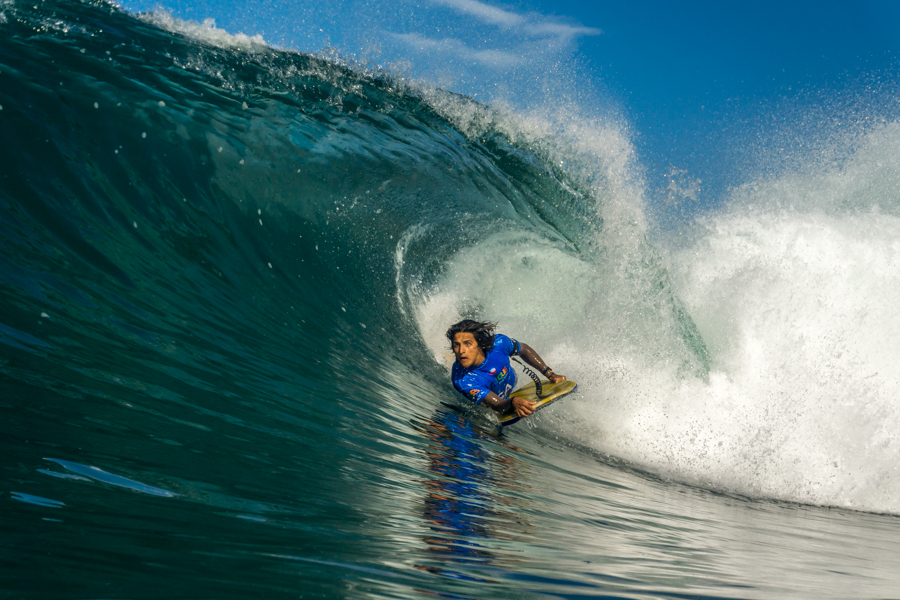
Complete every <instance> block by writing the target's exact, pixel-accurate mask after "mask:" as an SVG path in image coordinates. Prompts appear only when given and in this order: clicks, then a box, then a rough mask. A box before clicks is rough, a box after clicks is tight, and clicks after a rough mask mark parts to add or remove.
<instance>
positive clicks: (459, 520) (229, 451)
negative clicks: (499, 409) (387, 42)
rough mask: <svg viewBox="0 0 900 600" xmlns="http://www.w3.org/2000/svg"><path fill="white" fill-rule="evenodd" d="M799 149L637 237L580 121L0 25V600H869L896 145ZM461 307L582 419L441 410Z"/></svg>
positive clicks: (232, 43) (39, 23) (199, 33)
mask: <svg viewBox="0 0 900 600" xmlns="http://www.w3.org/2000/svg"><path fill="white" fill-rule="evenodd" d="M838 133H840V132H838ZM829 144H830V145H829V152H827V153H824V152H820V153H817V154H816V157H815V158H814V159H813V158H809V157H806V158H803V159H801V160H791V161H785V163H784V164H783V165H780V168H774V169H770V170H767V171H765V172H764V174H763V175H759V176H755V177H752V178H749V180H748V181H746V182H745V183H743V184H742V185H739V186H736V187H735V188H734V189H733V190H732V191H731V192H730V195H729V197H728V198H727V201H725V202H723V203H721V205H719V206H717V207H715V208H710V209H709V210H706V211H703V212H700V213H698V214H696V215H694V216H693V217H692V218H690V219H686V220H684V221H683V222H679V223H676V224H674V225H670V226H668V227H666V228H659V227H657V226H655V224H654V219H653V214H654V210H653V209H652V206H651V204H652V202H651V201H650V199H649V198H648V192H647V190H646V185H645V184H644V183H643V179H642V176H641V167H640V164H638V160H637V158H636V154H635V152H634V150H633V147H632V145H631V143H630V141H629V137H628V134H627V127H624V126H622V125H621V124H620V123H616V122H615V121H588V120H584V121H579V120H577V119H575V120H570V121H566V122H561V121H559V120H553V119H551V118H547V117H542V116H541V115H540V114H539V113H529V114H521V113H517V112H515V111H513V110H510V109H502V108H498V107H490V106H486V105H483V104H479V103H477V102H475V101H473V100H471V99H469V98H466V97H464V96H459V95H456V94H452V93H449V92H444V91H441V90H439V89H435V88H433V87H429V86H426V85H424V84H422V83H419V82H415V81H410V80H408V79H404V78H402V77H400V76H397V75H392V74H391V73H386V72H374V71H370V70H366V69H365V68H362V67H360V66H358V65H353V64H349V63H347V62H345V61H342V60H341V59H339V58H335V57H323V56H310V55H304V54H298V53H293V52H287V51H282V50H276V49H273V48H270V47H268V46H267V45H265V43H264V42H263V41H262V40H261V39H259V38H252V37H247V36H238V35H229V34H228V33H226V32H223V31H219V30H216V29H214V28H212V27H210V26H202V25H197V24H192V23H186V22H182V21H178V20H176V19H173V18H171V17H169V16H168V15H166V14H164V13H158V14H153V15H143V16H134V15H129V14H127V13H125V12H123V11H122V10H120V9H119V8H117V7H115V6H113V5H110V4H106V3H103V2H71V1H64V0H52V1H44V2H35V3H24V2H20V1H18V0H16V1H11V0H5V1H3V2H0V247H2V253H0V457H2V458H0V506H2V516H0V522H2V529H0V531H2V538H0V539H2V540H3V542H4V543H3V544H2V546H0V565H2V567H0V596H2V597H8V598H247V597H254V598H257V597H273V598H280V597H285V598H288V597H289V598H420V597H452V598H479V599H482V598H548V597H549V598H573V599H574V598H581V597H591V598H595V597H600V598H741V599H744V598H747V599H749V598H900V520H898V518H897V515H898V514H900V473H898V466H897V464H898V463H897V456H898V450H900V440H898V434H897V431H898V426H900V405H898V403H897V399H898V395H900V375H898V373H900V371H898V369H897V368H896V362H897V359H898V358H900V311H898V309H897V305H896V298H897V297H898V295H900V193H898V192H897V181H898V180H900V123H898V122H893V121H891V120H881V121H878V122H873V123H871V124H867V125H866V126H865V127H856V128H854V129H853V130H852V131H847V132H844V133H843V134H841V135H837V136H835V138H834V139H833V140H831V141H830V142H829ZM776 167H779V165H776ZM682 192H684V190H682ZM685 193H687V194H688V195H689V194H690V190H687V192H685ZM462 317H479V318H485V319H491V320H496V321H498V322H499V323H500V326H501V330H502V331H503V332H505V333H507V334H509V335H511V336H513V337H516V338H518V339H521V340H523V341H525V342H527V343H529V344H531V345H533V346H534V347H535V348H537V349H538V350H539V352H540V353H541V354H542V355H543V356H544V357H545V358H546V359H547V361H548V362H549V363H550V364H551V365H552V366H553V367H554V368H555V369H556V370H557V371H558V372H561V373H564V374H566V375H568V376H569V377H570V378H571V379H574V380H576V381H578V382H579V388H578V392H577V393H575V394H574V395H572V396H570V397H569V398H568V399H567V400H565V401H563V402H561V403H559V404H558V405H556V406H554V407H550V408H548V409H546V410H544V411H542V412H541V413H540V414H538V415H536V416H535V417H534V418H532V419H529V420H527V421H524V422H522V423H521V424H519V425H517V426H515V427H513V428H510V429H509V430H505V431H503V432H500V431H499V430H498V428H497V427H496V425H495V423H494V422H493V421H492V419H491V417H490V415H488V414H486V413H485V412H481V411H478V410H471V409H468V408H463V410H462V411H460V410H456V409H454V408H451V406H448V405H452V406H457V408H459V401H458V400H457V398H456V394H455V392H454V391H453V390H452V388H451V386H450V384H449V381H448V367H449V364H450V363H449V361H450V360H451V359H450V356H449V352H448V348H447V345H446V341H445V340H444V338H443V331H445V330H446V328H447V326H448V325H449V324H451V323H452V322H454V321H455V320H458V319H459V318H462Z"/></svg>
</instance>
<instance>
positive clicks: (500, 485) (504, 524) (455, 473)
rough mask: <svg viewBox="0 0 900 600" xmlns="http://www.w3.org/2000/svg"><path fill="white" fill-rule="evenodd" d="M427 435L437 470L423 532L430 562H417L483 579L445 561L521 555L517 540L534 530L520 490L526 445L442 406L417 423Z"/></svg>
mask: <svg viewBox="0 0 900 600" xmlns="http://www.w3.org/2000/svg"><path fill="white" fill-rule="evenodd" d="M417 429H419V430H420V431H421V432H422V433H423V434H424V435H425V436H426V437H427V438H428V440H429V443H428V445H427V446H426V448H425V449H424V450H423V454H424V456H425V458H426V459H427V461H428V463H427V467H428V470H429V472H430V474H431V475H432V476H431V477H430V478H428V479H426V480H424V481H423V482H422V483H423V486H424V488H425V495H424V499H423V507H422V513H423V517H424V520H425V523H426V525H427V528H428V530H429V531H430V532H431V533H430V534H428V535H426V536H425V537H424V538H423V541H424V542H425V545H426V548H427V552H428V557H429V559H431V561H433V564H429V565H417V568H419V569H422V570H425V571H430V572H432V573H437V574H441V575H444V576H446V577H452V578H454V579H460V580H467V581H486V580H482V579H479V578H477V577H474V576H473V575H472V573H471V571H469V572H468V573H465V574H464V573H460V572H458V571H454V570H451V569H448V568H446V566H447V565H448V563H457V564H460V565H469V566H472V565H475V566H499V565H500V564H502V565H503V566H504V567H506V568H508V567H509V566H511V565H513V564H515V563H516V562H517V560H516V558H515V556H514V554H512V553H517V552H518V551H517V550H516V549H515V548H514V546H521V544H522V542H525V541H526V540H527V538H528V537H529V536H530V535H531V533H530V530H531V529H532V526H531V525H530V524H529V523H528V521H527V519H526V518H525V515H524V508H525V506H526V504H527V503H528V501H527V500H524V499H522V498H521V497H520V496H518V495H515V494H514V493H515V492H516V491H518V492H522V491H524V490H525V489H526V486H525V485H524V484H521V483H520V482H521V479H522V476H523V475H525V474H527V470H526V467H525V465H524V464H523V463H522V462H521V461H520V460H518V459H517V458H516V457H515V454H514V453H517V452H521V450H519V449H518V448H516V447H515V446H512V445H510V444H508V443H505V442H504V441H502V440H500V439H498V438H497V437H496V436H494V435H490V434H488V433H486V432H485V431H483V430H481V429H479V428H478V427H477V426H475V425H473V424H472V423H470V422H469V421H468V420H467V419H466V418H465V417H463V416H462V415H460V414H456V413H450V412H444V411H438V412H437V413H435V415H434V417H433V418H432V419H430V420H428V421H426V422H425V423H424V424H420V425H418V426H417Z"/></svg>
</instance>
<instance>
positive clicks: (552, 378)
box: [549, 373, 566, 383]
mask: <svg viewBox="0 0 900 600" xmlns="http://www.w3.org/2000/svg"><path fill="white" fill-rule="evenodd" d="M549 379H550V382H551V383H559V382H560V381H565V380H566V376H565V375H557V374H556V373H554V374H553V375H551V376H550V377H549Z"/></svg>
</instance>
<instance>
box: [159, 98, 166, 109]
mask: <svg viewBox="0 0 900 600" xmlns="http://www.w3.org/2000/svg"><path fill="white" fill-rule="evenodd" d="M165 105H166V103H165V102H163V101H162V100H160V101H159V107H160V108H163V107H164V106H165Z"/></svg>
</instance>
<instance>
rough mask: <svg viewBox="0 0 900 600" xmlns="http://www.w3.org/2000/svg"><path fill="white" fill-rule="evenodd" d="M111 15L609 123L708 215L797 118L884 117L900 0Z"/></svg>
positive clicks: (178, 0)
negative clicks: (323, 55) (673, 173)
mask: <svg viewBox="0 0 900 600" xmlns="http://www.w3.org/2000/svg"><path fill="white" fill-rule="evenodd" d="M123 4H124V6H125V8H126V9H129V10H149V9H152V8H155V7H162V8H165V9H166V10H168V11H170V12H171V13H172V14H173V15H174V16H176V17H179V18H183V19H191V20H197V21H202V20H203V19H206V18H213V19H215V21H216V24H217V26H218V27H221V28H224V29H226V30H228V31H229V32H232V33H238V32H243V33H247V34H261V35H262V36H263V37H264V38H265V39H266V40H267V41H268V42H269V43H272V44H274V45H278V46H282V47H288V48H294V49H298V50H303V51H319V50H321V49H322V48H324V47H334V48H337V49H338V50H339V51H340V52H341V53H343V54H346V55H351V56H354V57H357V58H358V59H360V60H363V61H371V62H375V63H379V64H383V65H390V67H391V68H392V69H393V70H395V71H397V72H403V73H408V74H410V75H412V76H414V77H417V78H421V79H428V80H431V81H432V82H434V83H437V84H439V85H441V86H442V87H446V88H449V89H452V90H454V91H458V92H461V93H466V94H469V95H473V96H475V97H477V98H479V99H482V100H485V101H488V102H491V101H494V100H496V99H498V98H499V99H503V100H505V101H507V102H511V103H513V104H516V103H520V104H522V105H524V106H527V107H528V108H534V107H535V106H538V107H540V106H541V105H542V104H543V105H546V106H550V104H548V98H551V97H559V96H565V97H568V98H569V99H571V100H572V101H573V102H574V103H575V104H577V105H578V106H580V107H582V109H583V110H584V111H585V113H586V116H587V117H590V116H595V115H597V114H603V113H608V112H609V111H610V110H612V111H613V112H615V113H616V114H618V115H621V116H622V117H624V119H625V120H626V121H627V122H628V123H629V126H630V130H631V131H632V135H633V141H634V143H635V145H636V147H637V148H638V151H639V153H640V155H641V158H642V161H643V162H644V164H645V165H646V167H647V170H648V174H649V177H648V179H649V180H651V182H655V183H654V185H657V186H662V185H664V183H665V181H664V180H665V178H666V176H665V174H666V172H667V169H668V168H669V167H670V166H675V167H678V168H679V169H685V170H686V171H687V172H689V173H690V177H692V178H693V177H696V178H699V179H702V180H703V182H704V183H703V186H702V190H703V192H702V194H704V195H705V196H706V197H707V201H712V202H714V201H715V198H716V197H718V196H721V195H722V193H723V191H724V190H725V189H726V188H727V187H728V186H730V185H735V184H736V183H740V182H741V181H740V180H741V176H742V175H741V170H742V169H743V168H745V167H746V166H747V165H748V164H749V163H752V162H754V161H756V162H758V160H759V154H760V153H765V146H766V144H774V145H779V144H780V143H781V141H783V140H785V139H788V138H791V137H794V138H796V137H802V136H804V135H810V136H812V135H813V134H814V133H815V132H816V128H815V127H810V125H809V123H808V122H806V123H805V124H803V125H800V124H799V123H800V122H801V121H809V119H808V118H806V117H804V115H809V114H817V115H820V117H821V119H822V120H832V121H834V120H835V119H853V118H857V117H859V115H861V114H863V113H866V114H868V113H872V114H873V115H874V114H875V113H878V114H885V113H890V114H894V113H895V112H896V110H895V109H894V108H893V107H892V106H890V104H891V98H893V97H895V94H894V93H893V92H894V90H895V89H896V84H897V83H898V81H900V77H898V70H897V65H898V64H900V63H898V51H900V2H897V1H890V2H888V1H876V0H872V1H865V0H863V1H857V2H853V3H849V2H828V1H825V2H810V1H801V2H790V1H780V2H774V1H757V2H748V3H732V2H721V1H716V2H712V1H704V2H675V1H665V2H663V1H659V2H596V1H595V2H585V1H584V0H577V1H576V0H524V1H510V2H495V1H493V0H384V1H381V0H329V1H327V2H326V1H322V2H310V1H309V0H302V1H301V0H269V1H266V2H262V1H254V0H250V1H246V0H245V1H238V0H191V1H187V0H152V1H148V0H123ZM528 105H530V106H528ZM548 110H549V108H548ZM892 111H893V112H892ZM820 134H821V131H819V132H818V133H815V135H817V136H818V135H820ZM761 138H766V140H765V141H760V139H761ZM779 139H780V140H781V141H779ZM761 148H762V149H761Z"/></svg>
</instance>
